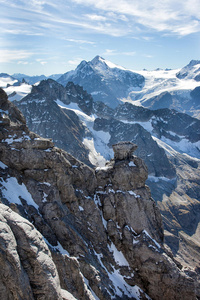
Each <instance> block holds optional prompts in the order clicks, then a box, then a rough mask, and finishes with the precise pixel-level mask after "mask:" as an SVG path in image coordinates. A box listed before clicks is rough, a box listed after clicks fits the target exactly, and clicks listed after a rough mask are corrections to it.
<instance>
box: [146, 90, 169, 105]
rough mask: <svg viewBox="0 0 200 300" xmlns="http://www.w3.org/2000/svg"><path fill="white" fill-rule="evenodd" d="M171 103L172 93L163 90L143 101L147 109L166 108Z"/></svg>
mask: <svg viewBox="0 0 200 300" xmlns="http://www.w3.org/2000/svg"><path fill="white" fill-rule="evenodd" d="M172 103H173V100H172V95H171V94H170V93H169V92H164V93H161V94H160V95H158V96H155V97H153V98H151V99H149V100H147V101H145V107H148V108H149V109H161V108H168V107H171V105H172Z"/></svg>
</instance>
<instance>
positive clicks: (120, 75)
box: [58, 56, 200, 117]
mask: <svg viewBox="0 0 200 300" xmlns="http://www.w3.org/2000/svg"><path fill="white" fill-rule="evenodd" d="M199 68H200V64H199V61H194V60H193V61H191V62H190V63H189V64H188V65H187V66H186V67H184V68H183V69H176V70H169V69H167V70H161V69H157V70H155V71H147V70H143V71H134V70H129V69H125V68H123V67H120V66H117V65H115V64H113V63H112V62H109V61H107V60H105V59H103V58H101V57H99V56H96V57H95V58H94V59H93V60H91V61H89V62H86V61H82V62H81V63H80V64H79V65H78V67H77V68H76V69H75V70H74V71H70V72H67V73H65V74H64V75H62V76H61V77H60V78H59V79H58V82H59V83H61V84H63V85H64V86H65V85H66V84H67V82H69V81H73V82H74V83H75V84H79V85H81V86H83V87H84V89H85V90H87V91H88V92H89V93H90V94H92V96H93V98H94V100H95V101H103V102H104V103H105V104H107V105H108V106H110V107H112V108H115V107H116V106H117V105H118V104H119V103H120V102H124V101H129V102H131V103H133V104H135V105H138V106H144V107H147V108H150V109H158V108H173V109H176V110H178V111H181V112H187V113H189V114H191V115H194V116H197V117H198V115H199V112H200V101H199V99H200V98H199V97H198V101H197V100H196V99H195V101H194V98H193V96H192V92H193V90H194V89H195V88H196V87H198V86H199V81H198V78H199V76H200V75H199V74H200V71H199ZM184 74H185V75H184Z"/></svg>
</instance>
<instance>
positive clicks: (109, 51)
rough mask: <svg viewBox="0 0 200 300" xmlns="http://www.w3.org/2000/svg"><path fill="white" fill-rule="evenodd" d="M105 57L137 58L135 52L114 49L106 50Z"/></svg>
mask: <svg viewBox="0 0 200 300" xmlns="http://www.w3.org/2000/svg"><path fill="white" fill-rule="evenodd" d="M103 55H105V56H109V55H110V56H114V55H125V56H135V55H136V52H135V51H129V52H123V51H122V52H119V51H117V50H114V49H106V51H105V52H104V53H103Z"/></svg>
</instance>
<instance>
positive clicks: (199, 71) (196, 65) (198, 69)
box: [176, 60, 200, 81]
mask: <svg viewBox="0 0 200 300" xmlns="http://www.w3.org/2000/svg"><path fill="white" fill-rule="evenodd" d="M176 77H177V78H179V79H186V78H187V79H194V80H195V81H200V60H191V61H190V63H189V64H188V65H187V66H185V67H183V68H182V69H181V70H180V71H179V72H178V73H177V74H176Z"/></svg>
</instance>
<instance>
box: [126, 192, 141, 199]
mask: <svg viewBox="0 0 200 300" xmlns="http://www.w3.org/2000/svg"><path fill="white" fill-rule="evenodd" d="M128 193H129V194H130V195H132V196H134V197H135V198H140V195H137V194H136V193H134V192H133V191H128Z"/></svg>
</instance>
